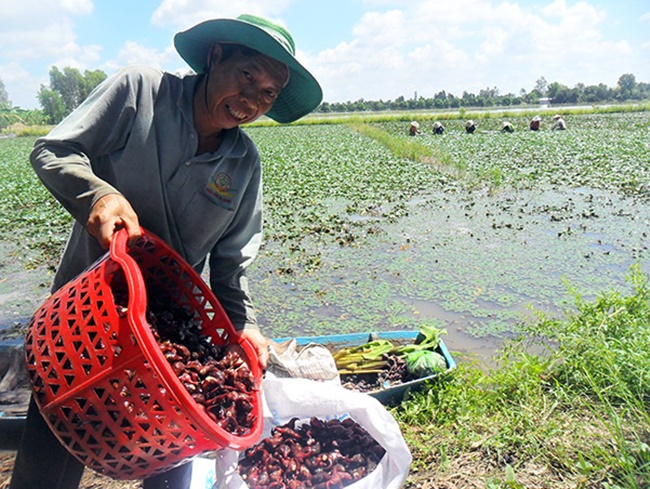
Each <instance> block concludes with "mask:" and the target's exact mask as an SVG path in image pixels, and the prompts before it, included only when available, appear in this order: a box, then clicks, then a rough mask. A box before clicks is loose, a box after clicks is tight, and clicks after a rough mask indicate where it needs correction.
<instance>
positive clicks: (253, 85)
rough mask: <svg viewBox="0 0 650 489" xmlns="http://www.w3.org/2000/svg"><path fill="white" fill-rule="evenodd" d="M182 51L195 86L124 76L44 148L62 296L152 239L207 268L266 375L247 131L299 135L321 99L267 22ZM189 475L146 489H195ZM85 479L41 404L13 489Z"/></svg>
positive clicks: (253, 161)
mask: <svg viewBox="0 0 650 489" xmlns="http://www.w3.org/2000/svg"><path fill="white" fill-rule="evenodd" d="M174 44H175V47H176V49H177V51H178V53H179V54H180V56H181V57H182V58H183V59H184V60H185V61H186V62H187V63H188V64H189V66H190V67H191V68H192V69H193V70H194V74H189V75H186V76H178V75H175V74H171V73H166V72H162V71H160V70H157V69H154V68H149V67H128V68H125V69H123V70H121V71H119V72H118V73H116V74H115V75H113V76H111V77H110V78H108V79H107V80H105V81H104V82H103V83H102V84H101V85H99V86H98V87H97V88H96V89H95V90H94V91H93V92H92V93H91V94H90V95H89V96H88V98H87V99H86V100H85V101H84V102H83V103H82V104H81V105H80V106H79V108H78V109H76V110H75V111H74V112H73V113H72V114H70V116H68V117H67V118H66V119H65V120H64V121H63V122H61V123H60V124H59V125H58V126H57V127H55V128H54V129H53V130H52V131H51V132H50V133H49V134H48V135H47V136H45V137H43V138H40V139H38V140H37V141H36V143H35V146H34V149H33V151H32V153H31V157H30V158H31V163H32V165H33V167H34V169H35V171H36V173H37V174H38V176H39V177H40V179H41V180H42V181H43V183H44V184H45V186H46V187H47V188H48V190H49V191H50V192H51V193H52V194H53V195H54V196H55V197H56V198H57V199H58V200H59V201H60V202H61V204H62V205H63V206H64V207H65V208H66V209H67V210H68V211H69V212H70V213H71V214H72V215H73V216H74V218H75V223H74V225H73V228H72V232H71V235H70V237H69V240H68V243H67V245H66V249H65V251H64V252H63V257H62V259H61V263H60V265H59V267H58V270H57V273H56V276H55V277H54V284H53V290H56V289H58V288H60V287H61V286H62V285H64V284H66V283H67V282H69V281H70V280H71V279H73V278H74V277H75V276H77V275H78V274H80V273H81V272H82V271H84V270H85V269H86V268H87V267H89V266H90V265H91V264H93V263H94V262H95V261H96V260H97V259H98V258H100V257H101V256H103V255H104V254H105V252H106V250H107V249H108V247H109V245H110V243H111V240H112V239H113V236H114V233H115V232H116V231H117V230H118V229H122V228H125V229H126V231H127V233H128V236H129V240H130V241H131V242H133V241H134V240H137V239H138V238H139V237H140V236H141V229H142V228H144V229H146V230H148V231H150V232H152V233H153V234H155V235H157V236H158V237H160V238H161V239H163V240H164V241H165V242H166V243H168V244H169V245H170V246H171V247H172V248H173V249H175V250H176V251H177V252H178V253H179V254H180V255H181V256H182V257H183V258H184V259H185V260H186V261H187V262H188V263H189V264H190V265H192V266H193V267H194V268H195V269H196V270H197V272H199V273H200V272H201V271H202V270H203V268H204V265H205V264H206V263H208V264H209V268H210V278H209V281H210V286H211V288H212V290H213V291H214V293H215V296H216V297H217V298H218V299H219V301H220V303H221V305H222V306H223V307H224V309H225V311H226V313H227V314H228V317H229V318H230V320H231V322H232V324H233V325H234V327H235V329H236V330H237V331H238V332H239V334H241V335H242V336H243V337H245V338H247V339H248V340H249V341H250V342H251V343H252V345H253V346H254V347H255V349H256V350H257V352H258V356H259V362H260V366H261V367H262V368H264V367H265V365H266V362H267V359H268V341H267V339H266V338H265V337H264V336H263V335H262V333H261V332H260V331H259V329H258V327H257V320H256V318H255V315H254V312H253V305H252V301H251V297H250V294H249V292H248V285H247V279H246V269H247V267H248V266H249V265H250V264H251V262H252V261H253V260H254V259H255V257H256V256H257V253H258V250H259V246H260V243H261V240H262V169H261V164H260V157H259V154H258V151H257V148H256V146H255V144H254V143H253V141H252V140H251V139H250V138H249V137H248V136H247V135H246V133H245V132H244V131H243V130H242V129H241V128H240V126H241V125H242V124H247V123H250V122H253V121H254V120H256V119H258V118H259V117H261V116H262V115H266V116H268V117H269V118H271V119H274V120H275V121H277V122H280V123H287V122H292V121H295V120H297V119H299V118H301V117H302V116H304V115H306V114H308V113H309V112H311V111H312V110H314V109H315V108H316V107H317V106H318V105H319V104H320V102H321V99H322V90H321V88H320V85H319V84H318V82H317V81H316V79H315V78H314V77H313V76H312V75H311V74H310V73H309V72H308V71H307V70H306V69H305V68H304V67H303V66H302V65H301V64H300V63H299V62H298V61H297V60H296V58H295V46H294V42H293V38H292V37H291V34H290V33H289V32H288V31H287V30H286V29H285V28H284V27H281V26H279V25H277V24H275V23H274V22H271V21H270V20H268V19H264V18H261V17H255V16H250V15H242V16H240V17H238V18H237V19H213V20H207V21H205V22H203V23H201V24H198V25H197V26H194V27H192V28H190V29H188V30H187V31H184V32H180V33H178V34H176V36H175V38H174ZM141 226H142V228H141ZM70 360H71V361H74V358H71V359H70ZM191 467H192V465H191V463H186V464H184V465H180V466H178V467H176V468H173V469H171V470H170V471H168V472H166V473H163V474H160V475H157V476H154V477H151V478H149V479H147V480H145V481H144V482H143V486H142V487H143V488H144V489H163V488H173V489H188V488H189V487H190V481H191ZM83 469H84V467H83V465H82V464H81V462H80V461H78V460H77V459H76V458H75V457H73V456H72V455H71V454H70V453H69V452H68V451H67V449H66V448H65V447H64V446H63V445H62V444H61V443H60V442H59V440H58V439H57V438H56V437H55V436H54V434H53V433H52V432H51V431H50V429H49V427H48V425H47V424H46V422H45V420H44V419H43V418H42V416H41V414H40V412H39V410H38V407H37V405H36V404H35V401H34V398H32V400H31V402H30V406H29V410H28V413H27V418H26V423H25V428H24V432H23V437H22V441H21V443H20V447H19V448H18V454H17V456H16V461H15V465H14V470H13V474H12V479H11V483H10V488H11V489H76V488H78V486H79V482H80V479H81V476H82V472H83Z"/></svg>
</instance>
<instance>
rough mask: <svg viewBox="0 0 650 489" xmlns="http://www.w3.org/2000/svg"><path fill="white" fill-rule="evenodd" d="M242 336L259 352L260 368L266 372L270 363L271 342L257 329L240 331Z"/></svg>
mask: <svg viewBox="0 0 650 489" xmlns="http://www.w3.org/2000/svg"><path fill="white" fill-rule="evenodd" d="M240 334H241V335H242V337H244V338H246V339H247V340H248V341H250V342H251V344H252V345H253V348H255V351H256V352H257V356H258V359H259V364H260V368H261V369H262V370H266V365H267V363H268V361H269V341H268V340H267V339H266V338H265V337H264V336H263V335H262V333H260V332H259V330H257V329H245V330H243V331H240Z"/></svg>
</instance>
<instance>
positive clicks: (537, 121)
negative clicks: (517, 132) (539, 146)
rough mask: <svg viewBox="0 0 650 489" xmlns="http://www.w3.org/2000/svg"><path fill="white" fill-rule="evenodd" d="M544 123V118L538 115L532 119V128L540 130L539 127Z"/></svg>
mask: <svg viewBox="0 0 650 489" xmlns="http://www.w3.org/2000/svg"><path fill="white" fill-rule="evenodd" d="M541 123H542V118H541V117H540V116H538V115H536V116H535V117H533V118H532V119H531V121H530V130H531V131H539V127H540V125H541Z"/></svg>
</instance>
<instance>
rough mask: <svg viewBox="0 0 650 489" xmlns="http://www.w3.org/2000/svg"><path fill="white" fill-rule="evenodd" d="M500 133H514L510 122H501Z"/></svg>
mask: <svg viewBox="0 0 650 489" xmlns="http://www.w3.org/2000/svg"><path fill="white" fill-rule="evenodd" d="M501 132H508V133H510V132H515V128H514V127H512V124H510V122H508V121H503V122H502V123H501Z"/></svg>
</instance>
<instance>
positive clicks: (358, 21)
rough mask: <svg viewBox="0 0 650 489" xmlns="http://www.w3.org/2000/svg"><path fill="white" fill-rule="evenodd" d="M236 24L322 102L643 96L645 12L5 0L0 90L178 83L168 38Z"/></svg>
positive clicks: (547, 3)
mask: <svg viewBox="0 0 650 489" xmlns="http://www.w3.org/2000/svg"><path fill="white" fill-rule="evenodd" d="M240 13H252V14H258V15H264V16H267V17H271V18H273V19H276V20H279V21H280V22H282V23H283V24H284V25H285V26H286V27H287V28H288V29H289V30H290V31H291V33H292V34H293V37H294V39H295V41H296V45H297V48H298V57H299V59H300V60H301V61H302V62H303V64H305V65H306V66H307V67H308V68H309V69H310V71H312V73H313V74H314V75H315V76H316V78H317V79H318V80H319V81H320V82H321V85H322V86H323V92H324V100H325V101H327V102H344V101H354V100H358V99H360V98H363V99H365V100H378V99H382V100H394V99H396V98H397V97H400V96H403V97H405V98H412V97H414V96H415V95H416V94H417V96H423V97H433V96H434V95H435V94H436V93H437V92H439V91H441V90H445V91H447V92H448V93H453V94H454V95H457V96H461V95H462V93H463V91H468V92H473V93H478V91H479V90H481V89H483V88H493V87H497V88H498V89H499V90H500V92H501V93H519V91H520V90H521V89H524V90H526V91H530V90H532V88H533V87H534V86H535V82H536V80H537V79H538V78H540V77H542V76H543V77H544V78H545V79H546V80H547V81H548V82H553V81H557V82H559V83H562V84H565V85H568V86H570V87H572V86H574V85H575V84H576V83H579V82H581V83H585V84H587V85H590V84H598V83H605V84H607V85H609V86H615V85H616V83H617V81H618V78H619V77H620V75H622V74H624V73H632V74H633V75H635V77H636V80H637V81H643V82H650V2H648V1H647V0H626V1H620V0H582V1H573V0H539V1H532V0H520V1H516V0H504V1H498V0H455V1H449V0H412V1H411V2H404V1H395V0H327V1H318V0H229V1H224V0H155V1H154V0H130V1H126V0H102V1H99V0H18V1H16V0H0V79H1V80H2V81H3V83H4V85H5V88H6V89H7V92H8V94H9V98H10V100H11V101H12V102H13V104H14V105H17V106H20V107H23V108H37V107H38V102H37V99H36V94H37V92H38V90H39V87H40V86H41V85H42V84H47V83H48V82H49V76H48V74H49V70H50V68H51V67H52V66H57V67H59V68H64V67H66V66H72V67H75V68H78V69H79V70H81V71H83V70H86V69H90V70H95V69H101V70H103V71H105V72H106V73H107V74H111V73H113V72H114V71H115V70H117V69H119V68H120V67H122V66H126V65H130V64H147V65H150V66H156V67H159V68H161V69H164V70H168V71H172V72H177V73H184V72H186V71H187V67H186V66H185V64H184V63H183V61H182V60H181V59H180V57H179V56H178V55H177V54H176V52H175V50H174V49H173V46H172V39H173V36H174V33H176V32H177V31H179V30H183V29H186V28H188V27H190V26H192V25H194V24H195V23H197V22H200V21H202V20H205V19H208V18H218V17H236V16H237V15H239V14H240Z"/></svg>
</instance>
